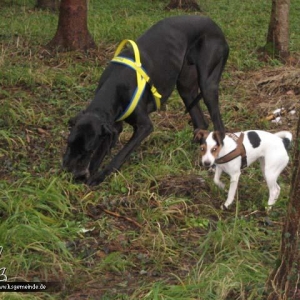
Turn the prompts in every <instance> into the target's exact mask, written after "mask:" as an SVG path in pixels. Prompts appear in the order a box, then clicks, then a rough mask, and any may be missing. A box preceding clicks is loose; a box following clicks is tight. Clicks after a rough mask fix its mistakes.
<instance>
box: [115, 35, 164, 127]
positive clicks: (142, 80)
mask: <svg viewBox="0 0 300 300" xmlns="http://www.w3.org/2000/svg"><path fill="white" fill-rule="evenodd" d="M127 43H130V44H131V46H132V48H133V52H134V60H132V59H130V58H126V57H123V56H118V54H119V53H120V52H121V51H122V49H123V48H124V47H125V46H126V44H127ZM111 61H112V62H114V63H120V64H123V65H126V66H128V67H130V68H132V69H133V70H135V71H136V80H137V87H136V89H135V92H134V93H133V96H132V98H131V100H130V103H129V105H128V107H127V108H126V110H125V111H124V112H123V113H122V114H121V116H119V117H118V119H117V120H116V121H122V120H124V119H126V118H127V117H129V116H130V115H131V114H132V112H133V111H134V110H135V108H136V106H137V105H138V103H139V101H140V99H141V97H142V95H143V92H144V90H145V87H146V84H147V83H149V84H150V77H149V76H148V75H147V73H146V71H145V70H144V69H143V67H142V64H141V58H140V52H139V49H138V46H137V44H136V43H135V42H134V41H132V40H123V41H122V42H121V43H120V44H119V46H118V48H117V50H116V52H115V55H114V58H113V59H112V60H111ZM151 92H152V94H153V97H154V99H155V104H156V109H160V98H161V95H160V94H159V93H158V91H157V90H156V88H155V87H154V85H151Z"/></svg>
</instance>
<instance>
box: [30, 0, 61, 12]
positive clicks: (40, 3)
mask: <svg viewBox="0 0 300 300" xmlns="http://www.w3.org/2000/svg"><path fill="white" fill-rule="evenodd" d="M35 7H36V8H38V9H48V10H52V11H56V10H58V7H59V0H37V3H36V6H35Z"/></svg>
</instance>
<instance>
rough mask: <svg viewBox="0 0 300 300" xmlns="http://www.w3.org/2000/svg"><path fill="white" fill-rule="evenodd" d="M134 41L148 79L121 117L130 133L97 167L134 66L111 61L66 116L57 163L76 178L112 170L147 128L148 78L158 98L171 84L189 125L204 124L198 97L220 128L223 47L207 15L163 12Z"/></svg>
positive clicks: (112, 137) (114, 135)
mask: <svg viewBox="0 0 300 300" xmlns="http://www.w3.org/2000/svg"><path fill="white" fill-rule="evenodd" d="M136 44H137V46H138V49H139V51H140V56H141V62H142V65H143V68H144V70H145V71H146V73H147V74H148V76H149V77H150V79H151V84H147V85H146V87H145V90H144V92H143V94H142V96H141V98H140V101H139V102H138V105H137V106H136V107H135V109H134V111H133V112H132V113H131V114H130V116H128V117H127V118H126V120H125V121H126V122H127V123H129V124H130V125H131V126H132V127H133V129H134V133H133V135H132V137H131V138H130V140H129V141H128V142H127V144H126V145H125V146H124V147H123V148H122V149H121V150H120V151H119V153H118V154H117V155H116V156H115V157H114V158H113V159H112V161H111V162H110V163H109V164H108V165H107V166H106V167H105V168H104V169H103V170H102V171H101V172H98V169H99V167H100V165H101V163H102V161H103V159H104V157H105V156H106V155H107V154H108V153H109V151H110V149H111V148H112V147H113V146H114V144H115V142H116V140H117V139H118V136H119V134H120V132H121V131H122V122H121V121H117V119H118V117H119V116H120V115H121V114H122V112H124V110H126V108H127V107H128V105H129V102H130V100H131V98H132V95H133V93H134V92H135V89H136V86H137V82H136V81H137V73H136V71H134V70H132V68H130V67H128V66H126V65H123V64H118V63H114V62H111V63H110V64H109V65H108V67H107V68H106V69H105V70H104V72H103V74H102V76H101V78H100V82H99V85H98V88H97V90H96V93H95V97H94V99H93V101H92V102H91V103H90V104H89V106H88V107H87V108H86V110H85V111H83V112H81V113H80V114H78V115H77V116H76V117H75V118H74V119H73V121H71V131H70V135H69V138H68V145H67V149H66V152H65V154H64V157H63V167H64V168H65V169H66V170H68V171H69V172H72V173H73V175H74V177H75V178H77V179H81V180H86V179H88V181H87V183H88V184H89V185H97V184H99V183H100V182H102V181H103V180H104V178H105V177H106V176H107V175H109V174H110V173H111V172H113V171H114V170H118V169H119V168H120V167H121V165H122V164H123V163H124V161H125V160H126V158H127V157H128V156H129V154H130V153H131V152H132V151H133V150H134V149H135V148H136V147H137V146H138V145H139V144H140V143H141V142H142V141H143V140H144V139H145V138H146V137H147V136H148V135H149V134H150V133H151V132H152V130H153V125H152V123H151V120H150V118H149V113H151V112H153V111H154V110H155V109H156V105H155V101H154V96H153V94H152V92H151V85H152V84H153V86H155V88H156V89H157V91H158V92H159V93H160V95H161V103H164V102H165V101H166V100H167V99H168V98H169V96H170V95H171V93H172V91H173V90H174V88H175V85H176V87H177V90H178V93H179V94H180V96H181V98H182V99H183V102H184V104H185V106H186V109H187V110H188V111H189V113H190V116H191V119H192V123H193V126H194V128H201V129H207V127H208V124H207V122H206V121H205V119H204V115H203V112H202V111H201V108H200V105H199V103H198V101H199V100H200V98H202V97H203V99H204V103H205V105H206V106H207V108H208V111H209V113H210V116H211V119H212V122H213V125H214V129H215V130H218V131H221V132H222V133H224V131H225V130H224V125H223V123H222V119H221V115H220V111H219V106H218V101H219V100H218V98H219V96H218V89H219V82H220V79H221V74H222V71H223V69H224V66H225V64H226V61H227V58H228V53H229V48H228V45H227V42H226V40H225V37H224V34H223V33H222V31H221V29H220V28H219V27H218V26H217V25H216V24H215V23H214V22H213V21H212V20H211V19H210V18H208V17H201V16H177V17H170V18H166V19H164V20H162V21H160V22H158V23H157V24H155V25H154V26H152V27H151V28H150V29H149V30H148V31H146V32H145V33H144V34H143V35H142V36H140V37H139V38H138V40H137V42H136ZM121 56H122V57H127V58H130V59H132V58H134V54H133V51H132V49H125V50H124V51H122V52H121ZM199 89H200V91H201V93H200V94H199Z"/></svg>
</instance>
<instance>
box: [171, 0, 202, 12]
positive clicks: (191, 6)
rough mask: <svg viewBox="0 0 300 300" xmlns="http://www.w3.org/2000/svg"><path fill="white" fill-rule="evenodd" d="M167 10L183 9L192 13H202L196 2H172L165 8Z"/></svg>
mask: <svg viewBox="0 0 300 300" xmlns="http://www.w3.org/2000/svg"><path fill="white" fill-rule="evenodd" d="M165 9H166V10H171V9H182V10H190V11H202V10H201V8H200V6H199V5H198V3H197V2H196V0H170V3H169V4H168V5H167V6H166V7H165Z"/></svg>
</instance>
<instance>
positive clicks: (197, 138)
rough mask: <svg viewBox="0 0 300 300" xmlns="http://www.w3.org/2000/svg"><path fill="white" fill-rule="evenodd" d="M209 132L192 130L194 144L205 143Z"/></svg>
mask: <svg viewBox="0 0 300 300" xmlns="http://www.w3.org/2000/svg"><path fill="white" fill-rule="evenodd" d="M208 134H209V132H208V131H207V130H203V129H195V130H194V142H200V144H203V143H205V140H206V138H207V136H208Z"/></svg>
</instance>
